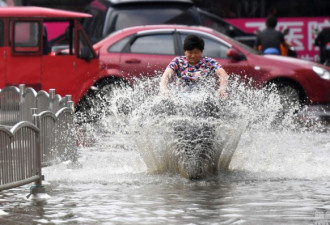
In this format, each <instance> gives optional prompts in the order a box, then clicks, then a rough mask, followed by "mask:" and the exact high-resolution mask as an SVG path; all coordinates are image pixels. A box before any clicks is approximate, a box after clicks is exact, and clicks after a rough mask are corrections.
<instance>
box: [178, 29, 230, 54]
mask: <svg viewBox="0 0 330 225" xmlns="http://www.w3.org/2000/svg"><path fill="white" fill-rule="evenodd" d="M187 35H188V34H180V37H181V41H182V43H183V41H184V39H185V38H186V36H187ZM200 36H201V38H203V40H204V42H205V45H204V51H203V55H204V56H207V57H211V58H228V57H227V51H228V49H229V47H228V46H226V45H224V44H223V43H221V42H219V41H217V40H214V39H211V38H209V37H206V36H203V35H200ZM182 45H183V44H182Z"/></svg>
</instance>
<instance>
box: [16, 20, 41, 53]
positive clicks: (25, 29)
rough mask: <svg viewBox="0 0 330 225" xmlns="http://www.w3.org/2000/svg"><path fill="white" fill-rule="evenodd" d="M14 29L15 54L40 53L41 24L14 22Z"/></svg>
mask: <svg viewBox="0 0 330 225" xmlns="http://www.w3.org/2000/svg"><path fill="white" fill-rule="evenodd" d="M13 29H14V36H13V37H12V39H13V40H12V43H13V49H14V52H31V53H35V52H39V51H40V33H41V29H40V23H39V22H35V21H31V22H30V21H26V22H24V21H22V22H21V21H20V22H14V24H13Z"/></svg>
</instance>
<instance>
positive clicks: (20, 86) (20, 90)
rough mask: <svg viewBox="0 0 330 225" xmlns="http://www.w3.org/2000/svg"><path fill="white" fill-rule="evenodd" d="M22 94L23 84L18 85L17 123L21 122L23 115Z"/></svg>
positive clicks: (23, 90) (23, 91)
mask: <svg viewBox="0 0 330 225" xmlns="http://www.w3.org/2000/svg"><path fill="white" fill-rule="evenodd" d="M24 94H25V84H20V85H19V121H22V120H23V119H24V118H23V115H24V107H23V105H24Z"/></svg>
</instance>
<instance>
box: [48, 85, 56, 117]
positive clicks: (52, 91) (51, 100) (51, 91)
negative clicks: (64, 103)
mask: <svg viewBox="0 0 330 225" xmlns="http://www.w3.org/2000/svg"><path fill="white" fill-rule="evenodd" d="M54 99H55V89H49V111H51V112H53V108H54Z"/></svg>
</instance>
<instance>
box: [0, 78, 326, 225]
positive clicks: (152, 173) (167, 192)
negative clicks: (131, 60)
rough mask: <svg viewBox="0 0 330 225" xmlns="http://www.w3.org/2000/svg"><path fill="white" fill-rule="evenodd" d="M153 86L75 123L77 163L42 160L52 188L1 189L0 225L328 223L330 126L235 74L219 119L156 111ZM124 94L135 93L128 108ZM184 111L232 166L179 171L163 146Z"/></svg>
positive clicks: (169, 147)
mask: <svg viewBox="0 0 330 225" xmlns="http://www.w3.org/2000/svg"><path fill="white" fill-rule="evenodd" d="M233 83H234V82H233ZM148 85H150V86H152V84H145V83H144V84H143V85H142V84H141V87H140V88H136V89H134V90H125V91H121V92H120V93H117V95H116V96H118V98H116V99H114V100H112V102H111V103H112V104H111V107H109V108H108V111H107V112H106V113H105V116H104V117H103V118H102V119H101V120H100V121H99V122H98V123H97V124H83V125H80V126H79V127H78V128H77V130H79V132H78V136H79V141H80V144H81V145H80V146H79V154H80V156H79V160H78V165H75V166H72V164H71V163H70V162H64V163H61V164H58V165H54V166H51V167H47V168H44V169H43V174H44V175H45V181H44V183H43V185H44V186H45V188H46V191H47V196H41V198H35V199H27V198H26V195H27V194H28V193H29V188H30V186H29V185H27V186H23V187H20V188H15V189H11V190H6V191H2V192H1V193H0V224H8V225H12V224H260V225H261V224H329V223H330V203H329V202H330V179H329V178H330V166H329V165H330V133H329V128H328V126H326V125H323V124H321V123H318V122H317V121H303V122H301V121H299V120H298V119H297V118H296V116H295V114H293V112H294V111H295V108H294V107H292V109H290V110H289V112H285V113H284V114H283V109H282V108H281V103H280V100H279V97H278V96H277V95H276V93H275V94H269V93H268V92H267V93H266V92H263V91H260V90H251V89H248V88H246V87H245V86H244V85H241V84H238V83H237V84H235V83H234V84H233V85H232V87H231V96H230V97H229V98H228V99H227V100H226V101H224V102H223V101H222V102H221V103H220V104H219V106H220V109H221V110H220V112H219V113H220V114H221V113H222V114H221V115H222V116H221V117H219V118H213V119H209V118H208V119H206V118H205V117H203V116H200V117H199V116H197V115H196V114H189V113H188V112H186V111H180V113H173V114H162V115H160V114H159V112H157V115H156V114H155V113H154V111H155V108H154V106H155V103H159V101H161V99H162V97H160V96H158V95H157V94H156V92H154V91H153V90H151V89H149V88H148V87H149V86H148ZM203 91H204V92H207V91H205V90H203ZM120 97H123V98H124V97H125V98H124V99H126V98H128V99H131V100H132V101H133V103H132V105H131V108H130V109H128V113H127V112H124V113H123V112H122V111H121V110H119V109H122V108H120V107H122V105H121V104H120V101H121V100H122V99H123V98H120ZM172 99H173V101H174V103H175V104H189V101H190V100H189V99H187V98H184V100H182V99H183V98H182V97H179V98H175V97H174V96H172ZM197 101H199V100H197ZM200 101H203V99H202V100H200ZM175 104H174V105H175ZM194 104H195V103H194ZM125 105H127V102H126V103H125ZM156 105H157V104H156ZM156 111H157V110H156ZM161 111H162V112H164V109H162V110H161ZM291 113H292V114H291ZM182 118H184V119H185V120H191V121H192V123H193V122H196V121H203V124H205V121H207V122H208V123H211V124H213V125H216V126H215V131H214V132H215V133H214V135H215V136H214V138H215V140H214V145H212V146H213V147H214V148H215V149H216V150H215V151H219V152H220V153H221V151H223V149H227V150H228V151H229V152H230V153H232V155H231V154H228V155H227V156H226V157H227V160H229V165H228V167H225V168H222V170H221V171H218V172H217V173H214V174H209V175H208V176H206V177H205V178H203V179H198V180H190V179H187V178H185V177H183V176H182V175H181V174H180V173H179V172H178V170H177V161H176V158H175V157H174V156H173V155H172V157H168V154H167V153H166V152H169V151H173V150H175V149H176V146H178V145H177V144H176V143H177V139H176V133H175V132H173V130H172V128H173V124H175V123H173V121H178V120H179V119H182ZM82 130H84V132H82ZM229 140H230V141H229ZM179 155H180V154H179ZM224 161H226V160H224ZM220 164H221V163H220ZM217 167H218V169H219V168H220V167H221V165H220V166H219V165H217Z"/></svg>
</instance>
